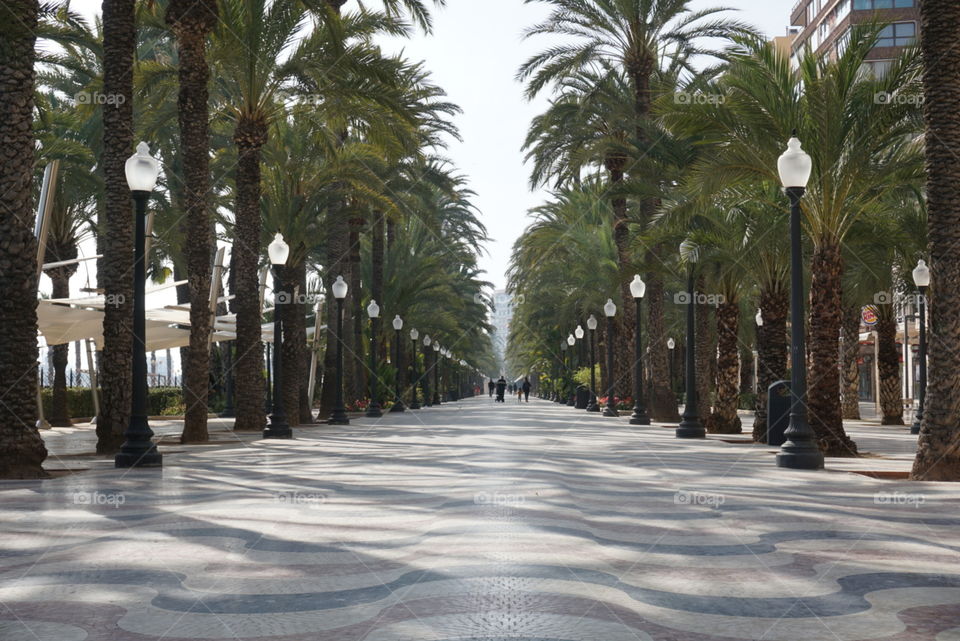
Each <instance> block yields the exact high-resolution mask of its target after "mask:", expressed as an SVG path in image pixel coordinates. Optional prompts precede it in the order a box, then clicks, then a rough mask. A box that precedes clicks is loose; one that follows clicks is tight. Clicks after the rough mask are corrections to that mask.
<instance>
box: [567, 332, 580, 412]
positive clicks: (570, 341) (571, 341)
mask: <svg viewBox="0 0 960 641" xmlns="http://www.w3.org/2000/svg"><path fill="white" fill-rule="evenodd" d="M576 344H577V339H576V337H574V335H573V334H570V335H569V336H567V345H568V346H569V348H570V349H568V350H567V351H568V352H570V368H569V369H568V370H567V382H568V385H569V386H570V389H569V390H568V391H569V394H568V396H567V399H566V401H567V407H574V406H575V405H576V404H577V392H576V386H575V385H574V380H573V372H574V368H575V367H576V365H575V363H574V360H573V357H574V354H575V350H574V349H573V346H574V345H576Z"/></svg>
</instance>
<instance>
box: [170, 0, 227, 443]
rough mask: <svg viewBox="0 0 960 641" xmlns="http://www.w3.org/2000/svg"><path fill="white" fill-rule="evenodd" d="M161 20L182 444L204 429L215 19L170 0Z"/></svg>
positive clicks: (191, 2)
mask: <svg viewBox="0 0 960 641" xmlns="http://www.w3.org/2000/svg"><path fill="white" fill-rule="evenodd" d="M166 20H167V23H168V24H169V25H170V28H171V30H172V31H173V33H174V35H175V36H176V39H177V53H178V58H179V72H180V92H179V98H178V101H177V106H178V109H177V115H178V118H179V123H180V148H181V152H182V161H183V166H182V169H183V174H182V180H183V192H184V198H183V215H184V217H185V225H184V226H185V232H186V235H187V237H188V238H189V239H190V242H189V243H187V244H186V259H187V260H186V262H187V278H188V280H189V283H188V286H189V288H190V348H189V349H188V350H187V362H186V363H185V364H184V378H183V402H184V406H185V412H184V414H185V416H184V424H183V433H182V435H181V437H180V441H181V442H182V443H199V442H204V441H207V440H208V439H209V436H208V434H207V411H208V410H207V391H208V389H209V376H210V371H209V370H210V331H211V319H210V308H209V297H210V271H211V264H210V255H211V253H212V251H213V245H214V223H213V215H212V212H211V210H210V195H209V191H210V135H209V120H210V111H209V105H208V102H209V91H208V89H207V83H208V80H209V77H210V69H209V67H208V65H207V58H206V46H207V36H208V34H209V33H210V32H211V31H212V30H213V28H214V26H215V25H216V22H217V0H201V1H197V0H170V4H169V5H168V7H167V14H166Z"/></svg>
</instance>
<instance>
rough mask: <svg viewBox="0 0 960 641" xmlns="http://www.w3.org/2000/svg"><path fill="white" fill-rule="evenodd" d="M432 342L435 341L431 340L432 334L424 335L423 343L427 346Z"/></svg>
mask: <svg viewBox="0 0 960 641" xmlns="http://www.w3.org/2000/svg"><path fill="white" fill-rule="evenodd" d="M432 342H433V341H431V340H430V334H427V335H426V336H424V337H423V344H424V345H426V346H427V347H430V343H432Z"/></svg>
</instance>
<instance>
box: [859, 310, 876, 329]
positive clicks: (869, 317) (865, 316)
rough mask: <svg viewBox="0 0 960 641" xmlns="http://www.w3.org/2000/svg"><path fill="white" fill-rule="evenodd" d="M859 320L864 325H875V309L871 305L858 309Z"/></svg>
mask: <svg viewBox="0 0 960 641" xmlns="http://www.w3.org/2000/svg"><path fill="white" fill-rule="evenodd" d="M860 320H862V321H863V324H864V325H870V326H873V325H876V324H877V321H878V320H879V318H878V317H877V310H876V308H875V307H874V306H873V305H867V306H866V307H864V308H863V309H861V310H860Z"/></svg>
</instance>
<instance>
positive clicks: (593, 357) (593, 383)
mask: <svg viewBox="0 0 960 641" xmlns="http://www.w3.org/2000/svg"><path fill="white" fill-rule="evenodd" d="M587 329H588V330H589V331H590V402H589V403H587V411H588V412H599V411H600V405H599V404H598V403H597V371H596V370H597V365H596V362H597V317H596V316H594V315H593V314H591V315H590V318H588V319H587Z"/></svg>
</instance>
